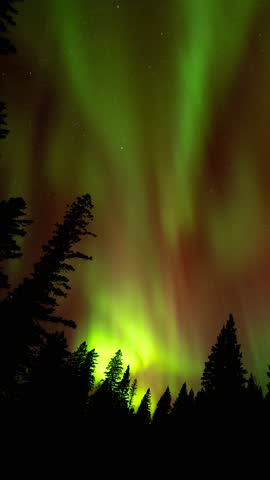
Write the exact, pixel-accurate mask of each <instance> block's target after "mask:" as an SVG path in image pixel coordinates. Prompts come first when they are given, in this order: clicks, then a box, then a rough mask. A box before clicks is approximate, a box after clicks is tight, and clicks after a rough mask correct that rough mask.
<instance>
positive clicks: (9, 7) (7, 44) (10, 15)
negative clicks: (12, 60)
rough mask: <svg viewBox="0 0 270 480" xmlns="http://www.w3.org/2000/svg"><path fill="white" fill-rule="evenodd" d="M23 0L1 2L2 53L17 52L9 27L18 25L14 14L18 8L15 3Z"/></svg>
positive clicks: (2, 0)
mask: <svg viewBox="0 0 270 480" xmlns="http://www.w3.org/2000/svg"><path fill="white" fill-rule="evenodd" d="M20 1H22V0H1V2H0V54H6V53H15V52H16V48H15V47H14V45H13V44H12V43H11V41H10V40H9V38H8V34H9V33H10V32H9V27H11V26H14V25H16V22H15V20H14V16H15V15H17V13H18V10H17V9H16V8H15V6H14V5H15V3H18V2H20Z"/></svg>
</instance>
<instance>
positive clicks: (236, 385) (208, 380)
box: [201, 314, 247, 402]
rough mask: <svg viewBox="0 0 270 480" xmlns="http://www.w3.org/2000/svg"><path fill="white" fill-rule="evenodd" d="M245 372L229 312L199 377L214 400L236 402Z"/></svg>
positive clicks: (242, 385) (240, 391)
mask: <svg viewBox="0 0 270 480" xmlns="http://www.w3.org/2000/svg"><path fill="white" fill-rule="evenodd" d="M246 373H247V371H246V370H245V369H244V367H243V365H242V353H241V347H240V344H238V342H237V336H236V327H235V323H234V319H233V316H232V315H231V314H230V316H229V319H228V320H227V323H226V325H225V326H224V325H223V327H222V329H221V331H220V333H219V335H218V338H217V342H216V344H215V345H214V346H213V347H212V349H211V354H210V355H209V356H208V361H207V362H206V363H205V368H204V371H203V375H202V379H201V385H202V388H203V391H204V392H205V393H206V394H207V396H208V397H212V398H215V400H219V401H224V402H227V401H228V400H229V399H230V400H233V401H235V402H236V401H237V399H238V400H239V398H240V396H241V393H243V390H244V386H245V383H246V379H245V375H246Z"/></svg>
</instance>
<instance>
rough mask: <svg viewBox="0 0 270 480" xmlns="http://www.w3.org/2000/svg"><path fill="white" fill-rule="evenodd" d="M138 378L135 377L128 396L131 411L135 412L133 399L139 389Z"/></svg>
mask: <svg viewBox="0 0 270 480" xmlns="http://www.w3.org/2000/svg"><path fill="white" fill-rule="evenodd" d="M137 384H138V382H137V378H135V379H134V380H133V382H132V384H131V387H130V390H129V397H128V409H129V411H130V412H131V413H133V412H134V407H133V400H134V397H135V395H136V391H137Z"/></svg>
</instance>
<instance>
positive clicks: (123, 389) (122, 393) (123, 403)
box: [117, 365, 130, 411]
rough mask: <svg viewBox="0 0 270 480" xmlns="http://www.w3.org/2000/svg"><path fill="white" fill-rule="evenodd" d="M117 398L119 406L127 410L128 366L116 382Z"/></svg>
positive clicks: (128, 392)
mask: <svg viewBox="0 0 270 480" xmlns="http://www.w3.org/2000/svg"><path fill="white" fill-rule="evenodd" d="M117 390H118V398H119V405H120V408H122V409H125V410H126V411H128V404H129V394H130V367H129V365H128V366H127V368H126V370H125V372H124V375H123V377H122V378H121V380H120V381H119V384H118V389H117Z"/></svg>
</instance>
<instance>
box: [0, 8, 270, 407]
mask: <svg viewBox="0 0 270 480" xmlns="http://www.w3.org/2000/svg"><path fill="white" fill-rule="evenodd" d="M18 10H19V14H18V16H17V18H16V22H17V25H16V27H14V28H13V29H12V31H11V35H10V37H11V39H12V41H13V42H14V44H15V45H16V48H17V53H16V54H15V55H8V56H6V57H2V58H1V59H0V61H1V69H0V82H1V100H3V101H5V102H6V104H7V113H8V126H9V128H10V134H9V136H8V138H7V139H6V140H5V141H2V142H1V145H0V148H1V158H0V167H1V178H0V189H1V190H0V191H1V195H2V196H3V197H4V198H7V197H9V196H11V195H12V196H23V197H24V199H25V200H26V202H27V205H28V212H29V216H30V217H31V218H33V219H34V220H35V223H34V225H33V226H32V227H31V229H29V235H28V237H27V238H26V239H25V256H24V257H23V261H22V262H19V261H15V262H13V266H12V267H11V268H14V272H15V269H16V268H18V265H20V266H19V268H20V272H21V273H22V274H26V273H28V272H30V271H31V266H32V264H33V262H34V261H36V260H37V259H38V257H39V255H40V246H41V244H42V243H44V242H46V241H47V239H48V237H49V236H50V233H51V231H52V227H53V224H54V223H55V222H56V221H58V220H61V218H62V217H61V216H62V214H63V212H64V208H65V205H66V203H70V202H71V201H72V199H73V197H74V196H77V195H79V194H81V193H84V192H89V193H90V194H91V196H92V199H93V203H94V205H95V208H94V211H93V213H94V216H95V221H94V222H93V225H91V229H92V230H93V231H94V232H95V233H96V234H97V235H98V237H97V238H96V239H90V240H88V241H87V242H86V243H85V245H83V246H82V248H81V250H86V251H87V253H88V254H91V255H93V261H92V262H88V263H87V264H86V265H84V264H82V265H81V266H79V265H78V264H76V267H77V270H76V273H75V274H74V275H73V276H72V283H71V285H72V290H71V294H70V296H69V297H68V299H67V300H66V301H65V302H64V305H63V311H64V312H66V313H67V315H68V317H69V318H73V319H74V320H75V321H76V323H77V325H78V327H77V329H76V330H75V331H74V332H70V342H71V343H72V345H77V344H78V343H79V342H81V341H83V340H84V339H85V340H86V341H87V343H88V345H89V347H90V348H96V350H97V351H98V353H99V354H100V358H99V364H98V366H99V368H100V372H101V373H102V372H103V371H104V369H105V367H106V364H107V362H108V360H109V358H110V357H111V356H112V355H113V354H114V353H115V352H116V350H118V348H121V349H122V352H123V357H124V360H125V362H126V363H130V366H131V372H132V373H133V375H134V376H136V377H137V379H138V382H139V386H140V387H141V389H142V391H143V390H145V389H146V388H147V387H148V386H150V388H151V390H152V391H153V393H154V397H155V398H157V396H158V395H159V394H160V393H161V392H162V391H164V389H165V388H166V386H167V384H169V385H170V387H171V390H172V392H173V393H176V392H177V391H178V389H179V388H180V386H181V384H182V383H183V382H184V381H187V383H188V385H189V386H190V387H193V388H194V389H195V390H196V389H197V387H198V386H199V382H200V376H201V373H202V369H203V365H204V361H205V360H206V358H207V355H208V354H209V351H210V347H211V345H212V344H213V343H214V342H215V340H216V337H217V334H218V332H219V330H220V328H221V326H222V324H223V323H224V322H225V321H226V320H227V318H228V315H229V312H232V313H233V314H234V317H235V321H236V325H237V328H238V337H239V341H240V343H241V344H242V350H243V358H244V363H245V366H246V367H247V368H248V369H250V370H251V371H252V372H253V373H254V374H255V375H256V376H257V378H258V380H260V381H261V383H262V385H263V386H264V385H265V383H266V380H267V377H266V370H267V366H268V363H270V280H269V277H270V211H269V207H270V193H269V192H270V189H269V180H270V163H269V154H270V145H269V117H270V113H269V112H270V93H269V82H270V30H269V21H270V3H269V2H268V1H267V0H266V1H261V2H258V1H257V0H234V1H231V0H228V1H227V0H166V1H165V0H164V1H161V0H156V1H155V0H138V1H134V0H118V1H117V0H115V1H112V0H76V1H73V0H57V1H55V0H47V1H46V2H44V1H43V0H24V3H23V4H18ZM16 262H17V263H16ZM14 265H17V267H16V266H15V267H14ZM14 272H13V275H14V280H16V278H18V277H19V275H18V276H16V275H15V273H14Z"/></svg>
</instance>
